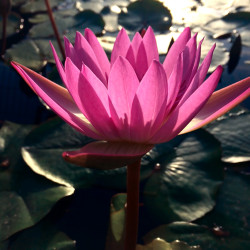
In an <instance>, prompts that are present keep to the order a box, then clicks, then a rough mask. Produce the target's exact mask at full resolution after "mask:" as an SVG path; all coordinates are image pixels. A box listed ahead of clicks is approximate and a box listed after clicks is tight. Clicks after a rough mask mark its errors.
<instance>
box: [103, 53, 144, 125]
mask: <svg viewBox="0 0 250 250" xmlns="http://www.w3.org/2000/svg"><path fill="white" fill-rule="evenodd" d="M138 86H139V81H138V78H137V76H136V74H135V71H134V69H133V68H132V66H131V65H130V63H129V62H128V61H127V60H126V59H125V58H123V57H121V56H119V57H118V58H117V60H116V62H115V63H114V65H113V67H112V69H111V71H110V75H109V82H108V95H109V97H110V99H111V101H112V103H113V105H114V107H115V110H116V113H117V115H118V117H119V119H120V122H121V124H123V123H124V122H125V121H127V123H128V124H129V122H130V110H131V106H132V101H133V99H134V96H135V93H136V90H137V88H138Z"/></svg>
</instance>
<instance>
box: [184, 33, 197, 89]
mask: <svg viewBox="0 0 250 250" xmlns="http://www.w3.org/2000/svg"><path fill="white" fill-rule="evenodd" d="M196 37H197V34H195V35H194V36H193V37H192V38H191V39H190V40H189V41H188V43H187V44H186V47H185V49H184V50H183V62H184V65H185V67H183V76H182V81H183V83H184V86H183V87H184V88H185V89H186V87H185V86H186V85H187V84H188V82H187V80H188V78H189V76H190V72H192V69H193V66H194V60H195V56H196V50H197V48H196V47H197V46H196Z"/></svg>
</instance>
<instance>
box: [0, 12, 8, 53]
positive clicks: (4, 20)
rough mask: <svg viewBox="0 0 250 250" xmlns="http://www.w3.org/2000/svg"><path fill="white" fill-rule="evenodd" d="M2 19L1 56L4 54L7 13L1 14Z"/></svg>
mask: <svg viewBox="0 0 250 250" xmlns="http://www.w3.org/2000/svg"><path fill="white" fill-rule="evenodd" d="M2 18H3V26H2V50H1V55H3V54H4V52H5V48H6V26H7V19H8V13H5V14H3V15H2Z"/></svg>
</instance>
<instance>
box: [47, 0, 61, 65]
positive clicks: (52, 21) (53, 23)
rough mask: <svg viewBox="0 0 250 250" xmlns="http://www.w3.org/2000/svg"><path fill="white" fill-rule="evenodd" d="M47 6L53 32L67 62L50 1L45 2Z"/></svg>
mask: <svg viewBox="0 0 250 250" xmlns="http://www.w3.org/2000/svg"><path fill="white" fill-rule="evenodd" d="M45 4H46V7H47V12H48V15H49V19H50V22H51V25H52V27H53V30H54V33H55V36H56V40H57V43H58V46H59V48H60V51H61V54H62V56H63V59H64V60H65V58H66V57H65V52H64V48H63V45H62V42H61V39H60V35H59V32H58V29H57V26H56V23H55V19H54V17H53V14H52V10H51V7H50V4H49V0H45Z"/></svg>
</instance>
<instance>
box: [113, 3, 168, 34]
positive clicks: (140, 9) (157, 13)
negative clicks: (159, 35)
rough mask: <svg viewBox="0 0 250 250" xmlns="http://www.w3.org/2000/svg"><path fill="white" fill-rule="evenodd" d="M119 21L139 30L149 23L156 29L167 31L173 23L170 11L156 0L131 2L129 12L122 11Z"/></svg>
mask: <svg viewBox="0 0 250 250" xmlns="http://www.w3.org/2000/svg"><path fill="white" fill-rule="evenodd" d="M118 23H119V24H120V25H122V26H123V27H124V28H126V29H128V30H131V31H134V32H136V31H139V30H140V29H142V28H146V27H148V26H149V25H150V26H152V28H153V29H154V31H158V32H166V31H167V30H168V29H169V28H170V26H171V25H172V16H171V13H170V11H169V10H168V9H167V8H166V7H164V6H163V4H162V3H160V2H158V1H156V0H144V1H142V0H139V1H136V2H133V3H130V4H129V5H128V7H127V12H121V13H120V14H119V16H118Z"/></svg>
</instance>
